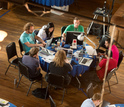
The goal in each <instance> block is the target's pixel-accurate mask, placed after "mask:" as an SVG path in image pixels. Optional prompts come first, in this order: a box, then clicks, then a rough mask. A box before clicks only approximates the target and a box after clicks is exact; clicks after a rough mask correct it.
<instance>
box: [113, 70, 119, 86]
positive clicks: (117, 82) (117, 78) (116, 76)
mask: <svg viewBox="0 0 124 107" xmlns="http://www.w3.org/2000/svg"><path fill="white" fill-rule="evenodd" d="M114 75H115V77H116V80H117V84H118V78H117V74H116V72H114Z"/></svg>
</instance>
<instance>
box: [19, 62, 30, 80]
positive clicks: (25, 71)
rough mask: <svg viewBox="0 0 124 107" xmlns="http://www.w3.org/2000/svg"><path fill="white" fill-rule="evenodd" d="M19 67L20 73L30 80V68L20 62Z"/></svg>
mask: <svg viewBox="0 0 124 107" xmlns="http://www.w3.org/2000/svg"><path fill="white" fill-rule="evenodd" d="M18 66H19V72H20V73H21V74H22V75H24V76H25V77H26V78H28V79H29V78H30V77H29V71H28V67H26V66H25V65H24V64H23V63H22V62H20V61H19V62H18Z"/></svg>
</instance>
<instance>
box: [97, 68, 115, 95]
mask: <svg viewBox="0 0 124 107" xmlns="http://www.w3.org/2000/svg"><path fill="white" fill-rule="evenodd" d="M116 70H117V68H113V69H112V70H111V71H110V72H109V73H108V74H107V76H106V82H107V83H108V87H109V92H110V93H111V88H110V84H109V80H110V79H111V77H112V76H113V75H114V73H115V72H116ZM102 84H103V83H102V82H100V83H98V85H99V86H100V88H101V87H102Z"/></svg>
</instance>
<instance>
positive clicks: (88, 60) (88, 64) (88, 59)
mask: <svg viewBox="0 0 124 107" xmlns="http://www.w3.org/2000/svg"><path fill="white" fill-rule="evenodd" d="M84 59H86V60H87V61H86V63H82V62H83V60H84ZM92 61H93V59H90V58H84V57H83V58H82V60H81V61H80V62H79V64H81V65H85V66H90V64H91V63H92Z"/></svg>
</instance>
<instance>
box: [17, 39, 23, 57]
mask: <svg viewBox="0 0 124 107" xmlns="http://www.w3.org/2000/svg"><path fill="white" fill-rule="evenodd" d="M18 43H19V47H20V53H21V55H22V56H23V54H22V52H23V51H24V50H23V46H22V43H21V41H20V39H19V40H18Z"/></svg>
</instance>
